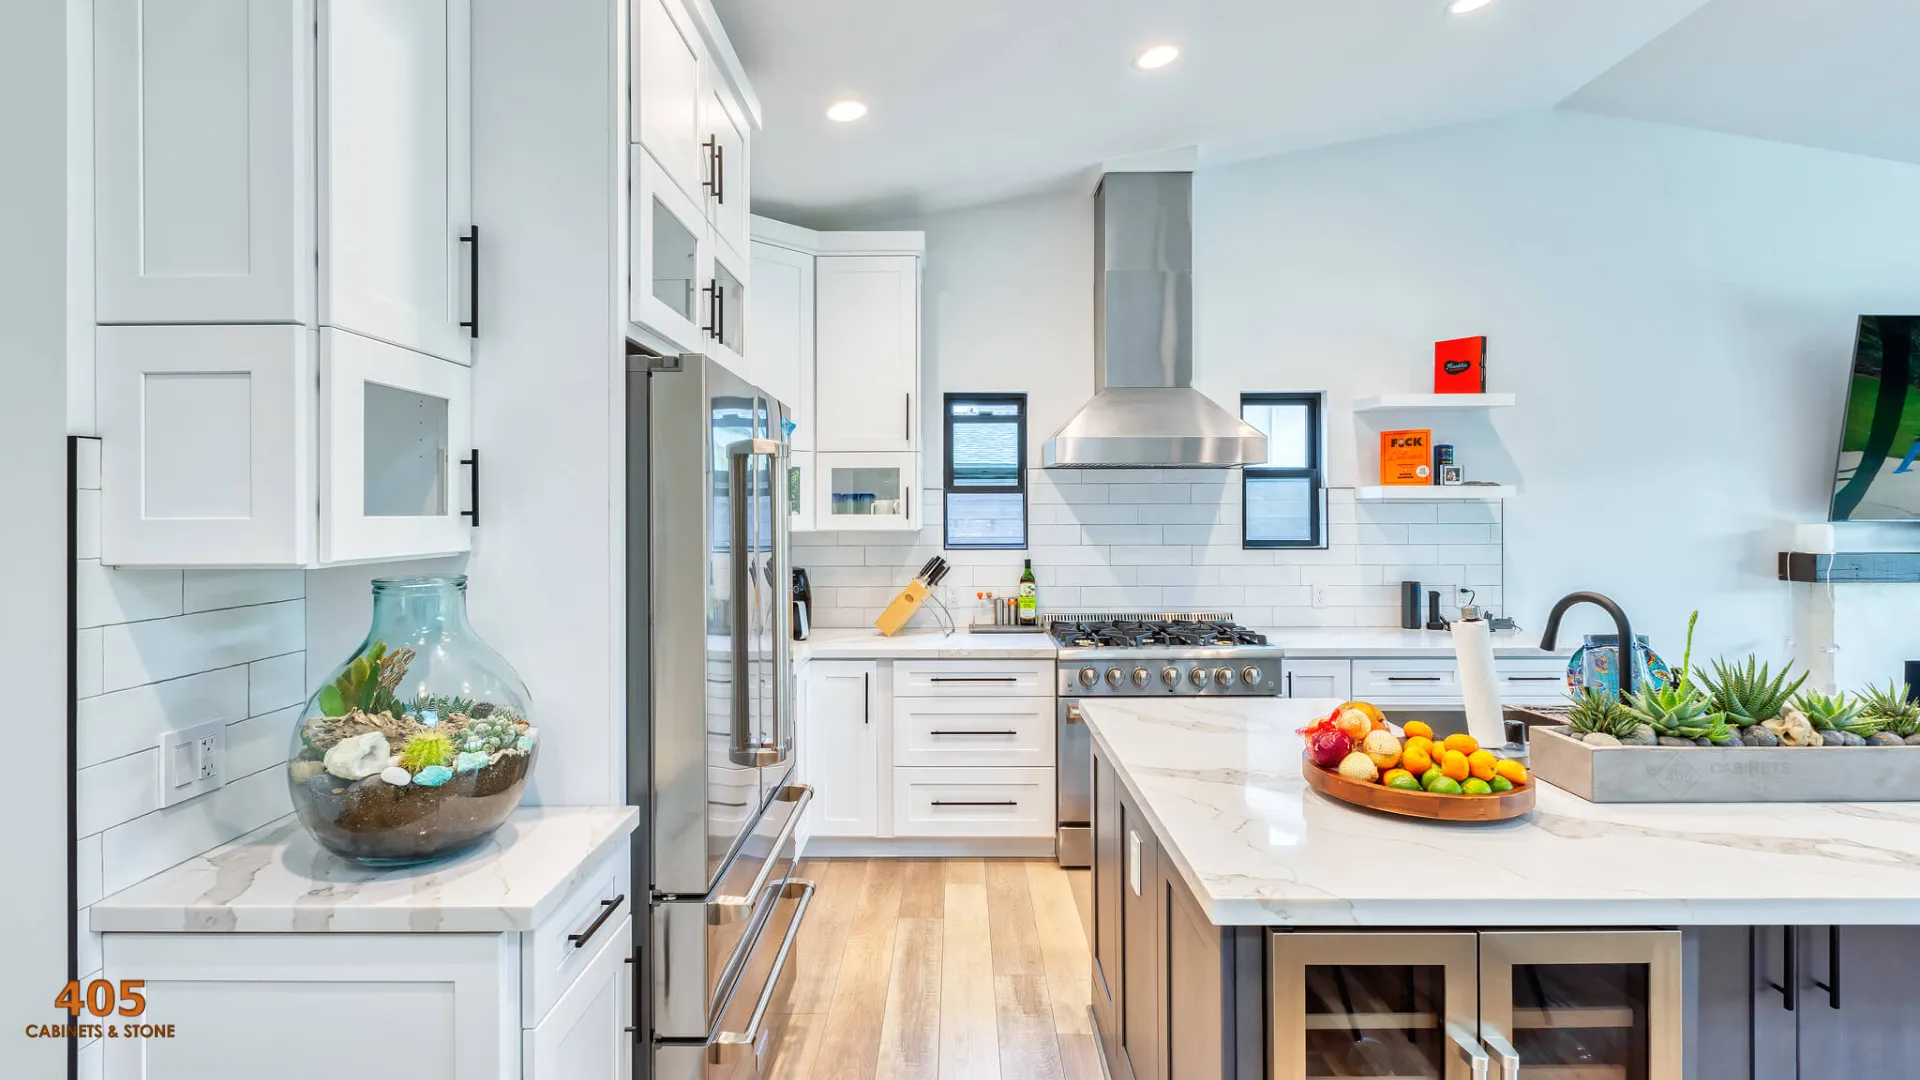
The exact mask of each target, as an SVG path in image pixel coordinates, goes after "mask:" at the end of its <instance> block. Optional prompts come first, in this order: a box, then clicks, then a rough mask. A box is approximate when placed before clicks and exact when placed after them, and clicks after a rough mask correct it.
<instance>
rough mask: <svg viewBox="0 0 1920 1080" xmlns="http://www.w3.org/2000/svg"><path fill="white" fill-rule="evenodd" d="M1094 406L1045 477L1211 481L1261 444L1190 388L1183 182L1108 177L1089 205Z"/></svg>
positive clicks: (1073, 425)
mask: <svg viewBox="0 0 1920 1080" xmlns="http://www.w3.org/2000/svg"><path fill="white" fill-rule="evenodd" d="M1093 219H1094V220H1093V235H1094V262H1095V264H1096V270H1095V273H1094V282H1093V297H1094V309H1095V310H1094V325H1093V362H1094V391H1095V393H1094V395H1093V400H1092V401H1089V402H1087V404H1086V405H1085V406H1084V407H1082V408H1081V410H1080V411H1079V412H1077V413H1075V414H1074V415H1073V418H1072V419H1070V420H1068V421H1067V422H1066V423H1065V424H1063V425H1061V427H1060V430H1058V431H1056V432H1054V433H1053V436H1052V437H1051V438H1049V439H1048V440H1047V442H1046V446H1045V448H1044V449H1043V451H1042V454H1041V461H1042V464H1044V465H1045V466H1046V467H1047V468H1049V469H1141V468H1188V469H1193V468H1199V469H1221V468H1233V467H1236V466H1240V465H1249V464H1254V465H1257V464H1260V463H1262V462H1264V461H1266V460H1267V438H1266V436H1264V435H1262V434H1260V430H1259V429H1258V428H1256V427H1254V426H1253V425H1252V424H1249V423H1247V422H1246V421H1244V420H1242V419H1240V417H1239V416H1237V415H1235V414H1234V413H1232V412H1229V411H1228V410H1226V409H1223V408H1221V407H1220V406H1219V405H1217V404H1215V403H1214V402H1213V401H1212V400H1210V399H1208V398H1207V396H1206V395H1204V394H1202V393H1200V392H1199V391H1198V390H1195V389H1194V388H1193V174H1192V173H1109V174H1108V175H1107V176H1106V177H1105V178H1103V179H1102V180H1101V181H1100V190H1099V191H1098V192H1096V193H1095V194H1094V197H1093Z"/></svg>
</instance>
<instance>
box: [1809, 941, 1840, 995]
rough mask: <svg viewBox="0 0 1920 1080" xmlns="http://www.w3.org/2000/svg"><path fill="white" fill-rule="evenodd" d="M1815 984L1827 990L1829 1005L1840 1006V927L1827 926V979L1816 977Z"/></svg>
mask: <svg viewBox="0 0 1920 1080" xmlns="http://www.w3.org/2000/svg"><path fill="white" fill-rule="evenodd" d="M1813 985H1815V986H1817V987H1819V988H1820V989H1822V990H1825V991H1826V992H1827V1007H1828V1008H1830V1009H1837V1008H1839V1007H1840V927H1839V926H1838V925H1834V926H1829V927H1827V981H1826V982H1821V981H1820V980H1818V979H1815V980H1814V982H1813Z"/></svg>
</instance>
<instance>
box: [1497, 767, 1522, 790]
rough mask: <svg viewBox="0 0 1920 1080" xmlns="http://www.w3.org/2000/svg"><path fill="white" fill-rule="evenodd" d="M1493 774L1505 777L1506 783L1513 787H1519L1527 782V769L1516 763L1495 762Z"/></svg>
mask: <svg viewBox="0 0 1920 1080" xmlns="http://www.w3.org/2000/svg"><path fill="white" fill-rule="evenodd" d="M1493 773H1494V775H1495V776H1504V777H1506V778H1507V782H1508V783H1510V784H1512V785H1513V786H1514V787H1519V786H1520V785H1521V784H1524V783H1526V782H1527V767H1526V766H1525V765H1522V764H1520V763H1519V762H1517V761H1501V762H1496V763H1495V764H1494V766H1493Z"/></svg>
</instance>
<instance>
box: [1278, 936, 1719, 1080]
mask: <svg viewBox="0 0 1920 1080" xmlns="http://www.w3.org/2000/svg"><path fill="white" fill-rule="evenodd" d="M1270 958H1271V979H1272V986H1271V993H1270V994H1269V1001H1270V1003H1271V1007H1272V1009H1273V1015H1272V1028H1271V1030H1272V1036H1273V1063H1274V1071H1273V1076H1274V1077H1275V1080H1320V1078H1322V1077H1329V1078H1330V1077H1347V1076H1364V1077H1391V1078H1396V1080H1413V1078H1431V1080H1486V1078H1496V1077H1497V1078H1499V1080H1521V1078H1523V1077H1524V1078H1526V1080H1666V1078H1669V1077H1677V1076H1679V1075H1680V1068H1681V1059H1680V1024H1681V1005H1680V996H1681V989H1680V934H1679V932H1678V931H1618V932H1614V931H1596V932H1571V933H1569V932H1534V931H1497V932H1496V931H1485V932H1475V931H1458V932H1444V931H1443V932H1430V933H1429V932H1414V933H1397V932H1365V931H1357V932H1351V933H1347V932H1340V933H1315V932H1300V933H1275V934H1274V935H1273V937H1272V939H1271V948H1270Z"/></svg>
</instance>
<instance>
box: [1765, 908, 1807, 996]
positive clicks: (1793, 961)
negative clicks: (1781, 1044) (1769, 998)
mask: <svg viewBox="0 0 1920 1080" xmlns="http://www.w3.org/2000/svg"><path fill="white" fill-rule="evenodd" d="M1780 948H1781V949H1782V950H1783V952H1782V955H1781V957H1780V981H1779V982H1773V981H1771V980H1769V981H1768V982H1767V989H1769V990H1778V991H1780V1006H1781V1008H1784V1009H1786V1010H1787V1011H1788V1012H1792V1011H1794V1009H1795V1008H1797V1007H1798V1006H1799V1004H1800V961H1799V957H1800V931H1799V928H1798V927H1794V926H1783V927H1781V928H1780Z"/></svg>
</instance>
